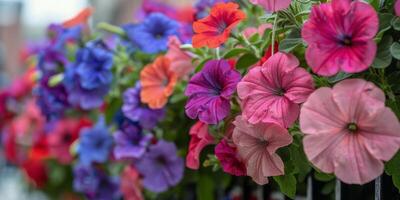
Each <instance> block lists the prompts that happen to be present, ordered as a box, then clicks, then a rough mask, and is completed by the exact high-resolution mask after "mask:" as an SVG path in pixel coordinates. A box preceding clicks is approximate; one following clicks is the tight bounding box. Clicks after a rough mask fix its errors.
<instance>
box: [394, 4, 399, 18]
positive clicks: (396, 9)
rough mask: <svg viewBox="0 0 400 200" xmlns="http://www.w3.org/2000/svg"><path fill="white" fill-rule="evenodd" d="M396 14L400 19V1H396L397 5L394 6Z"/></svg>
mask: <svg viewBox="0 0 400 200" xmlns="http://www.w3.org/2000/svg"><path fill="white" fill-rule="evenodd" d="M394 12H395V13H396V15H397V16H398V17H400V0H397V1H396V4H395V5H394Z"/></svg>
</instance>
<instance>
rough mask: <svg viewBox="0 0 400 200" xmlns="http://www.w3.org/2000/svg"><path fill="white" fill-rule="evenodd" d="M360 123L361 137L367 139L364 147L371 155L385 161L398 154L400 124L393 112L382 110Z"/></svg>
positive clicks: (364, 118)
mask: <svg viewBox="0 0 400 200" xmlns="http://www.w3.org/2000/svg"><path fill="white" fill-rule="evenodd" d="M358 123H359V124H360V125H359V126H360V129H361V130H360V135H361V137H363V138H365V140H364V141H365V143H364V145H365V147H366V148H367V149H368V151H369V153H370V154H372V155H373V156H374V157H375V158H377V159H380V160H384V161H387V160H390V159H391V158H392V157H393V155H394V154H396V152H397V151H398V149H399V147H400V132H399V130H400V123H399V120H398V119H397V117H396V115H395V114H394V113H393V111H392V110H390V109H389V108H382V109H380V110H378V111H377V112H376V113H375V114H373V115H365V117H363V118H361V119H360V120H359V122H358ZM374 124H379V126H374Z"/></svg>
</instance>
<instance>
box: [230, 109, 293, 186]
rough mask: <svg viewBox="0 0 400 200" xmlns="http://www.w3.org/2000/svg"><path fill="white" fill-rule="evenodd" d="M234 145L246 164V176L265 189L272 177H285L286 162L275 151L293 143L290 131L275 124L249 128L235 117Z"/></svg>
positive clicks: (246, 123)
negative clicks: (264, 186)
mask: <svg viewBox="0 0 400 200" xmlns="http://www.w3.org/2000/svg"><path fill="white" fill-rule="evenodd" d="M233 123H234V125H235V129H234V130H233V142H234V143H235V144H236V146H237V149H238V152H239V155H240V156H241V158H243V160H244V161H245V163H246V168H247V175H248V176H251V177H252V178H253V180H254V181H255V182H256V183H258V184H260V185H262V184H266V183H268V177H269V176H280V175H283V174H284V166H283V161H282V160H281V158H280V157H279V155H278V154H276V150H277V149H279V148H280V147H284V146H287V145H289V144H290V143H292V136H290V134H289V133H288V131H287V130H286V129H284V128H282V127H281V126H279V125H277V124H275V123H258V124H255V125H254V124H250V123H248V122H247V121H246V120H244V119H243V118H242V116H238V117H236V120H235V121H234V122H233Z"/></svg>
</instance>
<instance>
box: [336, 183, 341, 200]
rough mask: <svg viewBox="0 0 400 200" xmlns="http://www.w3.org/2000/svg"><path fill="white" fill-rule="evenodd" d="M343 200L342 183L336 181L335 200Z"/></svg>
mask: <svg viewBox="0 0 400 200" xmlns="http://www.w3.org/2000/svg"><path fill="white" fill-rule="evenodd" d="M341 199H342V183H341V182H340V181H339V179H336V185H335V200H341Z"/></svg>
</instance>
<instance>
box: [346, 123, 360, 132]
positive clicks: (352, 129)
mask: <svg viewBox="0 0 400 200" xmlns="http://www.w3.org/2000/svg"><path fill="white" fill-rule="evenodd" d="M347 130H349V131H350V132H351V133H356V132H357V130H358V126H357V124H356V123H350V124H347Z"/></svg>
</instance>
